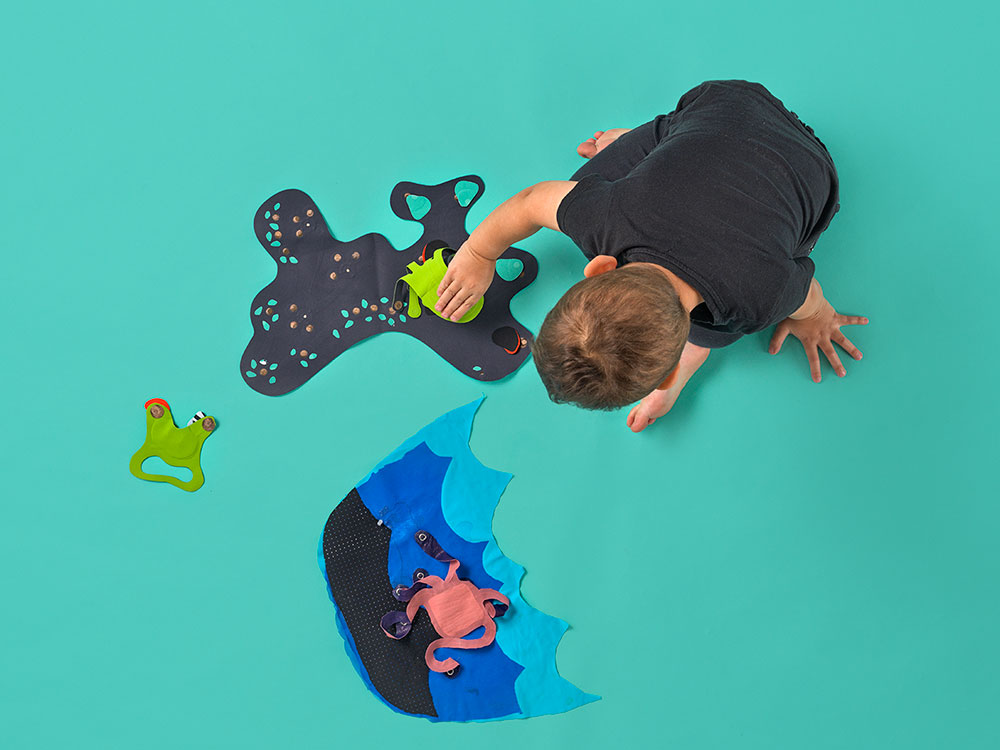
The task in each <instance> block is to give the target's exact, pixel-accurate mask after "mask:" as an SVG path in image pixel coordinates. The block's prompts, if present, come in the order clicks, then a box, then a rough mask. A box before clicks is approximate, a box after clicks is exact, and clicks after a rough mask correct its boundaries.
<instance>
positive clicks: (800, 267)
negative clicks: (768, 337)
mask: <svg viewBox="0 0 1000 750" xmlns="http://www.w3.org/2000/svg"><path fill="white" fill-rule="evenodd" d="M793 262H794V263H795V271H794V272H793V273H792V274H791V276H789V278H788V283H786V284H785V288H784V290H783V291H782V293H781V295H779V297H778V300H777V302H776V304H775V306H774V309H773V310H772V312H771V315H770V316H769V318H770V319H769V320H768V321H766V324H765V325H764V326H763V327H764V328H766V327H767V326H769V325H774V324H775V323H780V322H781V321H783V320H784V319H785V318H787V317H788V316H789V315H791V314H792V313H793V312H795V311H796V310H798V309H799V308H800V307H802V304H803V303H804V302H805V301H806V297H807V296H808V295H809V287H810V286H812V279H813V274H815V273H816V264H815V263H813V261H812V258H808V257H806V258H795V259H794V260H793Z"/></svg>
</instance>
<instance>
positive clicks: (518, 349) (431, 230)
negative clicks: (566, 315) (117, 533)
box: [240, 175, 538, 396]
mask: <svg viewBox="0 0 1000 750" xmlns="http://www.w3.org/2000/svg"><path fill="white" fill-rule="evenodd" d="M483 187H484V184H483V181H482V180H481V179H480V178H479V177H476V176H474V175H468V176H465V177H459V178H456V179H454V180H450V181H448V182H444V183H441V184H440V185H419V184H417V183H413V182H401V183H399V184H398V185H396V187H395V188H393V190H392V194H391V196H390V206H391V208H392V210H393V212H395V214H396V215H397V216H399V217H400V218H401V219H406V220H408V221H418V222H420V224H422V225H423V233H422V235H421V237H420V239H418V240H417V242H415V243H414V244H413V245H411V246H410V247H408V248H406V249H405V250H396V249H395V248H394V247H393V246H392V245H391V244H390V243H389V241H388V240H387V239H386V238H385V237H383V236H382V235H380V234H366V235H363V236H361V237H358V238H357V239H354V240H350V241H349V242H341V241H340V240H338V239H336V238H335V237H333V234H332V232H331V231H330V229H329V227H328V226H327V224H326V222H325V221H324V219H323V215H322V214H321V213H320V211H319V208H318V207H317V206H316V203H315V201H313V200H312V198H310V197H309V196H308V195H307V194H306V193H304V192H302V191H301V190H283V191H281V192H280V193H277V194H275V195H273V196H271V197H270V198H268V199H267V200H266V201H265V202H264V203H263V205H261V207H260V208H259V209H258V210H257V213H256V215H255V216H254V232H255V233H256V235H257V239H258V240H260V243H261V244H262V245H263V246H264V249H265V250H266V251H267V252H268V254H270V255H271V257H272V258H274V261H275V263H276V264H277V267H278V272H277V275H276V277H275V279H274V281H272V282H271V283H270V284H268V285H267V286H266V287H264V288H263V289H262V290H261V291H260V292H259V293H258V294H257V295H256V297H255V298H254V300H253V303H252V304H251V306H250V321H251V324H252V326H253V337H252V338H251V339H250V343H249V344H248V345H247V347H246V350H245V351H244V352H243V358H242V361H241V363H240V370H241V372H242V373H243V378H244V380H246V382H247V384H248V385H249V386H250V387H251V388H253V389H254V390H256V391H258V392H260V393H263V394H265V395H268V396H278V395H281V394H283V393H288V392H289V391H292V390H294V389H296V388H298V387H299V386H300V385H302V384H303V383H305V382H306V381H307V380H309V378H311V377H312V376H313V375H315V374H316V373H317V372H318V371H319V370H321V369H322V368H323V367H324V366H326V365H327V364H328V363H329V362H330V361H331V360H333V359H334V358H336V357H337V356H338V355H339V354H341V353H342V352H343V351H345V350H346V349H349V348H350V347H352V346H353V345H354V344H356V343H358V342H359V341H363V340H364V339H366V338H369V337H370V336H374V335H376V334H379V333H385V332H387V331H399V332H400V333H406V334H409V335H410V336H413V337H415V338H417V339H419V340H421V341H423V342H424V343H425V344H427V345H428V346H429V347H431V348H432V349H433V350H434V351H436V352H437V353H438V354H440V355H441V356H442V357H444V358H445V359H446V360H447V361H448V362H450V363H451V364H452V365H454V366H455V367H457V368H458V369H459V370H461V371H462V372H464V373H465V374H466V375H469V376H470V377H473V378H476V379H478V380H499V379H500V378H503V377H505V376H506V375H509V374H510V373H511V372H513V371H514V370H516V369H517V368H518V367H519V366H520V365H521V364H522V363H523V362H524V360H525V359H526V358H527V356H528V342H529V341H530V339H531V333H530V332H529V331H528V330H527V328H525V327H524V326H523V325H521V324H520V323H519V322H517V321H516V320H514V318H513V316H512V315H511V312H510V300H511V298H512V297H513V296H514V295H515V294H516V293H517V292H519V291H520V290H521V289H523V288H524V287H526V286H527V285H528V284H530V283H531V282H532V281H533V280H534V279H535V276H536V275H537V273H538V263H537V261H536V260H535V258H534V256H532V255H531V254H529V253H527V252H525V251H523V250H519V249H517V248H508V249H507V251H506V252H504V254H503V256H502V257H501V258H500V260H499V261H498V262H497V271H496V275H495V276H494V279H493V283H492V284H491V286H490V288H489V290H488V291H487V292H486V295H485V297H484V299H483V305H482V306H481V309H479V308H478V307H477V308H474V309H473V310H472V311H470V313H469V314H468V315H466V316H465V317H464V318H463V320H462V322H452V321H449V320H445V319H444V318H442V317H440V316H439V315H437V314H436V313H435V312H434V310H433V305H432V302H433V301H436V299H437V298H436V288H437V283H438V282H439V281H440V277H441V275H443V273H444V270H445V265H444V262H445V259H446V258H447V257H448V256H445V255H444V253H445V251H448V252H450V249H451V248H456V249H457V248H459V247H461V245H462V243H463V242H464V241H465V240H466V239H467V238H468V236H469V235H468V232H467V231H466V228H465V217H466V215H467V214H468V212H469V208H470V207H471V206H473V205H474V204H475V202H476V201H477V200H478V199H479V198H480V197H481V196H482V193H483ZM435 273H436V274H437V276H435Z"/></svg>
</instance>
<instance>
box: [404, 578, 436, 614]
mask: <svg viewBox="0 0 1000 750" xmlns="http://www.w3.org/2000/svg"><path fill="white" fill-rule="evenodd" d="M424 580H427V579H424ZM432 596H434V589H433V588H426V589H420V591H418V592H417V593H416V594H414V596H413V598H412V599H410V601H409V603H408V604H407V605H406V616H407V617H408V618H410V622H413V618H414V617H416V616H417V610H418V609H420V608H421V607H424V606H426V605H427V600H428V599H430V598H431V597H432Z"/></svg>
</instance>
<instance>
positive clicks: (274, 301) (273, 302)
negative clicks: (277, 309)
mask: <svg viewBox="0 0 1000 750" xmlns="http://www.w3.org/2000/svg"><path fill="white" fill-rule="evenodd" d="M267 304H269V305H276V304H278V300H276V299H269V300H268V301H267Z"/></svg>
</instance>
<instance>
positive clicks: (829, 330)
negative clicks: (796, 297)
mask: <svg viewBox="0 0 1000 750" xmlns="http://www.w3.org/2000/svg"><path fill="white" fill-rule="evenodd" d="M846 325H862V326H864V325H868V318H864V317H861V316H858V315H841V314H840V313H838V312H837V311H836V310H835V309H834V308H833V305H831V304H830V302H829V301H828V300H827V299H826V297H824V296H823V287H821V286H820V285H819V282H818V281H816V279H815V278H814V279H813V280H812V284H811V285H810V287H809V293H808V294H807V295H806V301H805V302H803V303H802V306H801V307H800V308H799V309H798V310H796V311H795V312H793V313H792V314H791V315H789V316H788V317H787V318H785V319H784V320H783V321H781V322H780V323H778V327H777V328H775V329H774V336H772V337H771V345H770V347H769V348H768V351H770V352H771V354H777V353H778V352H779V351H781V345H782V343H784V341H785V339H786V338H787V337H788V334H792V335H793V336H795V338H797V339H798V340H799V341H801V342H802V348H803V349H805V352H806V359H808V360H809V369H810V370H811V371H812V379H813V380H814V381H815V382H817V383H818V382H819V381H820V379H821V377H822V374H821V371H820V365H819V352H820V351H822V352H823V353H824V354H825V355H826V358H827V359H828V360H829V361H830V364H831V365H833V369H834V370H836V372H837V374H838V375H839V376H840V377H844V376H845V375H846V374H847V370H845V369H844V365H843V364H841V362H840V357H839V356H837V350H836V349H835V348H834V346H833V344H834V343H837V344H838V345H839V346H840V347H841V348H842V349H843V350H844V351H846V352H847V353H848V354H850V355H851V356H852V357H854V359H861V352H860V351H858V348H857V347H856V346H855V345H854V344H852V343H851V341H850V340H849V339H848V338H847V336H845V335H844V334H843V333H841V331H840V327H841V326H846Z"/></svg>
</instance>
